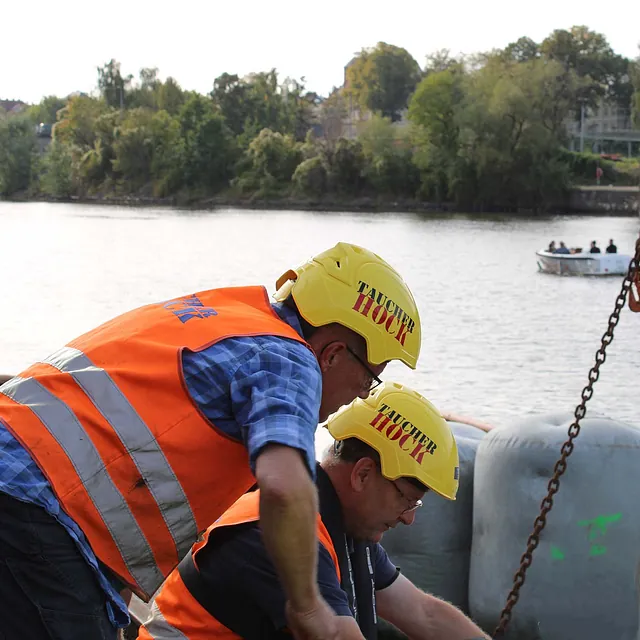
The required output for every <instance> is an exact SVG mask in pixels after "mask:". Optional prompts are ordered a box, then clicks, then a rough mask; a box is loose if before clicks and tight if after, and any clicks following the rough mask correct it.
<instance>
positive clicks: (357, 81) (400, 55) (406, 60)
mask: <svg viewBox="0 0 640 640" xmlns="http://www.w3.org/2000/svg"><path fill="white" fill-rule="evenodd" d="M420 76H421V72H420V66H419V65H418V63H417V62H416V61H415V60H414V58H413V57H412V56H411V54H409V52H408V51H407V50H406V49H403V48H401V47H396V46H394V45H389V44H386V43H384V42H379V43H378V44H377V45H376V47H374V48H373V49H363V50H362V51H361V53H360V54H359V55H358V56H357V57H356V58H355V59H354V60H353V61H352V62H351V63H350V64H349V65H348V67H347V71H346V91H347V93H348V94H350V95H352V96H353V98H354V100H355V102H356V103H357V104H358V105H359V106H360V108H361V109H363V110H368V111H371V112H373V113H378V114H380V115H382V116H383V117H387V118H390V119H391V120H392V121H394V122H395V121H397V120H399V119H400V112H401V111H402V110H403V109H404V108H405V107H406V106H407V101H408V99H409V96H410V95H411V94H412V93H413V90H414V89H415V87H416V84H417V83H418V81H419V80H420Z"/></svg>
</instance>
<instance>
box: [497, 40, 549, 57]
mask: <svg viewBox="0 0 640 640" xmlns="http://www.w3.org/2000/svg"><path fill="white" fill-rule="evenodd" d="M503 56H504V59H505V60H506V61H512V62H529V61H530V60H535V59H536V58H539V57H540V45H538V43H537V42H534V41H533V40H532V39H531V38H527V37H526V36H525V37H522V38H518V39H517V40H516V41H515V42H511V43H509V44H508V45H507V46H506V47H505V49H504V51H503Z"/></svg>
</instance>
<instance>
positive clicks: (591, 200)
mask: <svg viewBox="0 0 640 640" xmlns="http://www.w3.org/2000/svg"><path fill="white" fill-rule="evenodd" d="M571 194H572V197H570V198H569V202H568V203H567V204H566V205H562V206H559V205H553V206H548V207H547V208H546V209H545V210H544V211H536V210H533V209H513V208H508V207H496V206H486V207H482V208H475V209H474V208H470V207H459V206H457V205H455V204H454V203H447V202H445V203H435V202H424V201H418V200H412V199H383V198H371V197H359V198H336V197H330V198H297V197H281V198H250V197H247V198H242V197H234V196H229V195H218V196H210V197H206V198H185V197H183V196H180V195H176V196H170V197H162V198H161V197H150V196H140V195H116V194H111V195H95V196H71V197H68V198H62V197H54V196H44V195H27V194H16V195H13V196H10V197H4V196H0V201H3V202H50V203H74V204H99V205H113V206H131V207H171V208H178V209H187V210H205V211H206V210H211V211H214V210H216V209H221V208H235V209H247V210H251V209H264V210H282V211H318V212H322V211H326V212H352V213H359V212H362V213H383V212H384V213H389V212H398V213H431V214H467V215H469V214H477V215H479V216H480V215H492V214H505V215H514V216H519V215H525V216H540V217H545V216H554V215H571V216H573V215H576V216H578V215H579V216H584V215H593V216H603V215H611V216H626V217H634V216H638V215H639V214H640V187H591V186H581V187H575V188H573V189H572V190H571Z"/></svg>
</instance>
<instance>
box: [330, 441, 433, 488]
mask: <svg viewBox="0 0 640 640" xmlns="http://www.w3.org/2000/svg"><path fill="white" fill-rule="evenodd" d="M333 449H334V455H335V457H336V458H337V459H338V460H339V461H340V462H351V463H353V464H355V463H356V462H358V461H359V460H362V458H371V460H373V462H374V463H375V465H376V467H378V469H379V470H381V469H382V464H381V462H380V454H379V453H378V452H377V451H376V450H375V449H374V448H373V447H371V446H369V445H368V444H367V443H366V442H363V441H362V440H360V439H358V438H345V439H344V440H336V442H335V443H334V445H333ZM404 479H405V480H406V481H407V482H410V483H411V484H412V485H414V486H415V487H416V488H418V489H420V491H429V487H426V486H425V485H424V484H422V482H420V480H417V479H416V478H409V477H405V478H404Z"/></svg>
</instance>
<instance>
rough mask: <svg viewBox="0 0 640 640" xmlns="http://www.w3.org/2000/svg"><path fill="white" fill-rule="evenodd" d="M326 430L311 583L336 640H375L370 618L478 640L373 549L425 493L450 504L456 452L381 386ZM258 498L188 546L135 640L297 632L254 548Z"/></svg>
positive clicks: (259, 540)
mask: <svg viewBox="0 0 640 640" xmlns="http://www.w3.org/2000/svg"><path fill="white" fill-rule="evenodd" d="M326 426H327V428H328V430H329V432H330V433H331V435H332V436H333V437H334V438H335V442H334V444H333V445H332V446H331V447H330V448H329V449H328V451H327V453H326V455H325V457H324V459H323V460H322V462H321V464H320V465H319V466H318V473H317V485H318V490H319V495H320V510H319V515H318V519H317V524H316V526H317V532H318V539H319V553H318V559H319V561H318V582H319V588H320V591H321V593H322V596H323V597H324V599H325V600H326V601H327V602H328V603H329V604H330V605H331V607H332V608H333V610H334V611H335V612H336V614H337V615H338V616H339V620H340V622H339V625H338V626H339V629H340V630H341V633H342V635H343V636H344V637H345V638H349V639H353V640H359V639H362V638H366V639H367V640H368V639H370V638H374V637H375V634H376V617H377V616H380V617H382V618H384V619H386V620H388V621H390V622H391V623H393V624H394V625H395V626H396V627H398V628H399V629H400V630H401V631H403V632H404V633H406V634H407V635H408V636H409V637H411V638H418V639H425V640H426V639H429V640H469V639H471V638H487V636H486V635H484V634H483V632H482V631H481V629H480V628H479V627H477V626H476V625H475V624H474V623H473V622H472V621H471V620H470V619H468V618H467V617H466V616H465V615H464V614H463V613H462V612H460V611H459V610H458V609H456V608H455V607H453V606H452V605H450V604H448V603H446V602H444V601H442V600H439V599H438V598H435V597H433V596H431V595H428V594H425V593H423V592H422V591H420V590H419V589H417V588H416V587H415V586H414V585H413V584H412V583H411V582H410V581H409V580H408V579H407V578H405V577H404V576H401V575H400V573H399V571H398V569H397V568H396V567H395V566H394V565H393V564H392V563H391V561H390V560H389V558H388V557H387V554H386V552H385V551H384V549H383V547H382V546H380V544H379V542H380V540H381V538H382V536H383V534H384V532H385V531H386V530H387V529H389V528H391V527H396V526H397V525H399V524H404V525H410V524H412V523H413V521H414V518H415V513H416V509H417V508H418V507H420V506H421V504H422V499H423V497H424V494H425V493H426V492H427V491H433V492H435V493H437V494H439V495H440V496H443V497H444V498H446V499H449V500H454V499H455V496H456V492H457V489H458V450H457V446H456V442H455V440H454V437H453V434H452V432H451V430H450V428H449V426H448V425H447V423H446V422H445V420H444V419H443V418H442V417H441V416H440V414H439V413H438V412H437V410H436V409H435V408H434V407H433V406H432V405H431V404H430V403H429V402H428V401H427V400H426V399H425V398H423V397H422V396H420V395H419V394H418V393H416V392H414V391H412V390H411V389H408V388H406V387H403V386H401V385H399V384H394V383H384V384H383V385H381V386H379V387H378V388H377V389H376V390H375V391H373V392H372V393H371V395H370V396H369V397H368V398H367V399H365V400H363V399H357V400H354V401H353V402H352V403H351V404H350V405H349V406H348V407H344V408H343V409H341V410H340V411H338V412H337V413H336V414H334V415H332V416H331V417H330V418H329V420H328V422H327V425H326ZM258 494H259V491H257V492H250V493H247V494H245V495H244V496H242V498H240V499H239V500H238V501H237V502H236V503H235V504H234V505H233V506H232V507H231V508H230V509H229V510H228V511H227V512H226V513H225V514H224V515H223V516H222V517H221V518H220V519H219V520H218V521H217V522H216V523H214V524H213V525H212V526H211V527H209V529H208V530H207V532H206V534H205V536H204V539H203V540H202V541H200V542H199V543H197V544H196V545H194V547H193V548H192V550H191V553H190V554H188V555H187V556H185V558H184V559H183V561H182V562H181V563H180V564H179V566H178V568H177V569H176V570H175V571H174V572H173V573H172V574H171V576H169V578H168V580H167V582H166V583H165V584H164V585H163V587H162V589H161V590H160V592H159V594H158V595H157V596H156V597H155V599H154V601H153V604H152V607H151V609H150V612H149V617H148V619H147V620H146V622H145V624H144V625H143V627H142V628H141V629H140V632H139V636H138V640H160V639H162V640H185V639H187V640H206V639H207V638H213V637H215V638H217V639H218V640H227V639H228V640H232V639H236V638H246V639H248V640H254V639H255V640H258V639H263V638H266V639H273V640H275V639H277V638H286V637H288V636H287V625H288V626H289V629H291V628H292V622H293V625H295V622H296V621H291V619H289V621H287V616H286V613H285V611H286V597H285V594H284V592H283V590H282V587H281V584H280V582H279V580H278V577H277V574H276V571H275V569H274V567H273V565H272V564H271V562H270V559H269V557H268V555H267V553H266V550H265V548H264V543H263V534H262V532H261V529H260V523H259V511H258V503H259V495H258ZM292 630H293V631H294V632H295V631H299V630H298V629H295V628H293V629H292ZM289 637H290V636H289Z"/></svg>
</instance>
